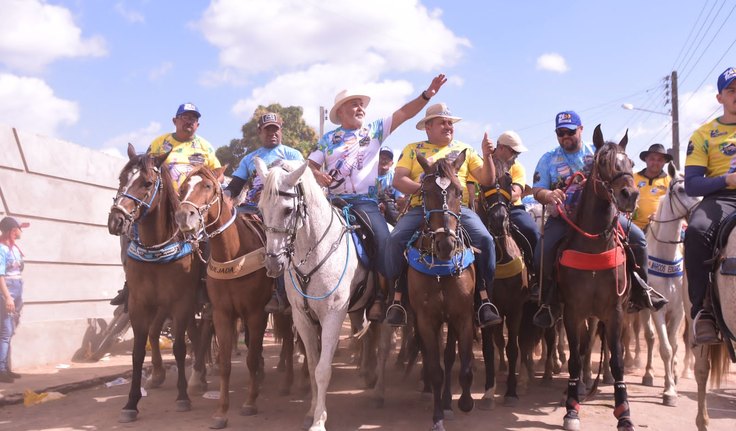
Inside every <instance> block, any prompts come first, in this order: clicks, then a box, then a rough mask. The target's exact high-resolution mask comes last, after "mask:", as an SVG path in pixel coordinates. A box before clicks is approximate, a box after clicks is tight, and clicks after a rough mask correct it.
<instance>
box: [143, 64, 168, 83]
mask: <svg viewBox="0 0 736 431" xmlns="http://www.w3.org/2000/svg"><path fill="white" fill-rule="evenodd" d="M173 67H174V63H172V62H170V61H164V62H163V63H161V64H159V65H158V66H156V67H154V68H153V69H151V70H150V71H149V72H148V79H150V80H151V81H156V80H159V79H161V78H163V77H164V76H166V74H167V73H169V71H170V70H171V68H173Z"/></svg>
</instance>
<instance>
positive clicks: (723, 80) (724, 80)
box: [718, 67, 736, 94]
mask: <svg viewBox="0 0 736 431" xmlns="http://www.w3.org/2000/svg"><path fill="white" fill-rule="evenodd" d="M734 79H736V69H734V68H733V67H729V68H728V69H726V70H724V71H723V73H721V75H720V76H719V77H718V93H719V94H720V93H721V91H723V89H724V88H726V87H728V86H729V85H731V83H732V82H733V80H734Z"/></svg>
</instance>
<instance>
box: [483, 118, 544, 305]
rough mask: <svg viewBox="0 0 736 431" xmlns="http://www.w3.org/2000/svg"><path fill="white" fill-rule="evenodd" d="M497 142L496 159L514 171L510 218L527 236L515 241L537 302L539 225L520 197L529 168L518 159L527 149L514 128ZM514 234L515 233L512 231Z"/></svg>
mask: <svg viewBox="0 0 736 431" xmlns="http://www.w3.org/2000/svg"><path fill="white" fill-rule="evenodd" d="M496 143H497V146H496V149H495V150H494V151H493V158H494V159H498V160H501V161H503V162H506V163H508V164H509V165H510V168H509V174H511V180H512V181H513V184H512V186H511V208H510V211H509V218H510V219H511V223H513V225H514V226H516V228H518V230H519V233H521V235H523V237H524V238H516V241H517V243H518V244H519V246H520V247H521V249H522V251H523V252H524V260H525V262H526V265H527V266H528V267H529V274H530V276H531V282H530V285H529V286H530V287H529V289H530V297H529V300H531V301H535V302H536V301H539V283H538V282H537V275H536V274H537V269H536V265H535V260H534V249H535V248H536V247H537V242H538V241H539V228H538V227H537V224H536V223H535V222H534V219H533V218H532V216H531V214H529V212H527V210H526V207H525V206H524V204H523V203H522V202H521V197H522V195H523V194H524V188H525V187H526V170H525V169H524V166H522V164H521V163H519V161H518V160H517V159H516V158H517V157H518V156H519V154H521V153H523V152H525V151H527V148H526V146H525V145H524V143H523V142H522V141H521V137H520V136H519V134H518V133H516V132H514V131H513V130H509V131H506V132H503V133H501V134H500V135H499V136H498V140H497V141H496ZM512 233H516V232H514V231H512Z"/></svg>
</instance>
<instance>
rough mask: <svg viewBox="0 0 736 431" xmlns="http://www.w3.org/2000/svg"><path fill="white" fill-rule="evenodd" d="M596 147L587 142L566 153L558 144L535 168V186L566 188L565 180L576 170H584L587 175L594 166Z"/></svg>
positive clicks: (553, 188) (551, 188)
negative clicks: (575, 150) (578, 148)
mask: <svg viewBox="0 0 736 431" xmlns="http://www.w3.org/2000/svg"><path fill="white" fill-rule="evenodd" d="M594 155H595V148H594V147H593V146H592V145H591V144H588V143H586V142H583V143H582V148H580V150H578V151H577V152H575V153H572V154H571V153H566V152H565V150H563V149H562V147H560V146H557V148H555V149H554V150H552V151H548V152H547V153H545V154H544V155H543V156H542V158H541V159H539V162H538V163H537V167H536V169H535V170H534V187H541V188H543V189H547V190H556V189H564V188H565V185H566V184H565V182H566V181H567V179H568V178H570V177H571V176H572V175H573V174H574V173H575V172H578V171H582V172H584V173H585V175H586V177H587V175H588V174H589V173H590V171H591V170H592V168H593V158H594Z"/></svg>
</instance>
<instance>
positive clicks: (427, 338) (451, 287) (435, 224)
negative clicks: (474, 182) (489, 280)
mask: <svg viewBox="0 0 736 431" xmlns="http://www.w3.org/2000/svg"><path fill="white" fill-rule="evenodd" d="M417 162H419V164H420V166H421V167H422V169H424V178H423V179H422V182H421V193H422V198H423V201H424V210H425V214H424V223H423V225H422V227H421V236H420V237H419V238H418V240H417V242H416V243H415V244H414V247H416V249H417V250H419V253H420V254H421V256H424V257H420V259H429V260H430V261H432V262H451V261H454V260H455V257H456V256H458V254H460V255H462V254H463V251H464V249H465V247H466V245H465V242H464V238H463V234H464V230H463V229H462V225H461V224H460V204H461V201H462V194H463V187H462V186H461V184H460V182H459V181H458V179H457V172H458V170H459V168H460V167H461V166H462V164H463V163H464V162H465V152H464V151H463V152H462V153H460V155H459V156H458V157H457V158H456V159H455V161H454V162H450V161H449V160H447V159H440V160H438V161H436V162H435V163H434V164H430V163H429V162H428V161H427V159H425V158H424V157H423V156H422V155H421V154H417ZM453 266H454V264H453ZM408 290H409V302H410V304H411V305H412V308H413V309H414V312H415V313H416V329H417V332H418V333H419V338H420V340H421V343H422V354H423V357H424V367H425V369H426V372H427V373H428V375H429V377H430V379H431V381H432V392H433V398H434V409H433V414H432V422H433V427H432V430H433V431H440V430H444V429H445V428H444V425H443V421H444V417H445V414H444V411H443V407H445V408H449V405H450V403H451V401H452V394H451V392H450V390H449V380H450V376H451V374H452V365H451V364H448V363H446V364H445V370H444V373H443V371H442V368H441V367H440V360H439V358H440V343H439V339H440V335H441V331H442V324H443V323H445V322H446V323H447V327H448V340H447V346H448V349H450V348H451V349H453V352H452V355H451V356H452V359H453V361H454V340H457V342H458V350H459V354H460V374H459V381H460V386H461V388H462V394H461V395H460V399H459V400H458V407H459V408H460V410H462V411H464V412H469V411H470V410H472V409H473V404H474V401H473V397H472V395H471V394H470V386H471V384H472V383H473V369H472V362H473V314H474V313H473V295H474V291H475V267H474V266H473V265H469V266H468V267H467V268H464V269H463V268H462V267H461V266H457V267H455V268H454V271H453V274H452V275H448V276H440V275H428V274H425V273H423V272H420V271H419V270H417V269H415V268H414V267H413V266H412V265H410V266H409V270H408ZM448 356H450V355H448V352H447V351H446V352H445V358H448ZM443 377H444V380H445V382H444V384H445V390H444V391H443Z"/></svg>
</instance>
